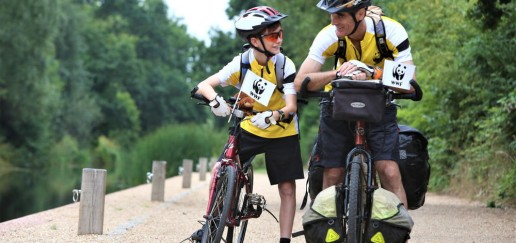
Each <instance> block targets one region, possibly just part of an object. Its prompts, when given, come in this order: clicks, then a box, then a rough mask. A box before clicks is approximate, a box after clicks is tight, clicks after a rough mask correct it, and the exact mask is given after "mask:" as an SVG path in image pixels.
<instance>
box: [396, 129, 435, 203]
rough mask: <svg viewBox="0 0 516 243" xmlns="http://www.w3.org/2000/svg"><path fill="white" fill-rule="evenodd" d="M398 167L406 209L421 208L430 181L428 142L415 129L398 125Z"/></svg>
mask: <svg viewBox="0 0 516 243" xmlns="http://www.w3.org/2000/svg"><path fill="white" fill-rule="evenodd" d="M398 127H399V131H400V132H399V137H398V139H399V148H400V158H399V160H398V161H397V162H398V165H399V167H400V172H401V178H402V181H403V187H404V188H405V193H406V194H407V202H408V209H411V210H414V209H418V208H419V207H421V206H423V204H424V203H425V194H426V192H427V190H428V181H429V180H430V169H431V167H430V163H429V159H430V156H429V155H428V149H427V146H428V140H427V139H426V137H425V136H424V135H423V134H422V133H421V132H420V131H418V130H417V129H415V128H413V127H410V126H407V125H398Z"/></svg>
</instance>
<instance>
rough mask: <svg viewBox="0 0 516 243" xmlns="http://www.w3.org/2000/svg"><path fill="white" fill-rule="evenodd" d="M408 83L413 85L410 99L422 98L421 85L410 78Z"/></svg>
mask: <svg viewBox="0 0 516 243" xmlns="http://www.w3.org/2000/svg"><path fill="white" fill-rule="evenodd" d="M410 85H412V87H414V90H415V92H414V98H413V99H412V100H413V101H420V100H422V99H423V90H422V89H421V87H420V86H419V84H418V83H417V82H416V80H414V79H411V80H410Z"/></svg>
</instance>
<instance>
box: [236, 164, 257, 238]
mask: <svg viewBox="0 0 516 243" xmlns="http://www.w3.org/2000/svg"><path fill="white" fill-rule="evenodd" d="M244 173H246V174H247V181H248V183H247V186H246V185H244V187H245V188H243V189H244V190H240V193H239V194H240V195H239V198H240V199H239V202H240V203H242V202H243V199H244V195H248V194H251V193H253V185H254V184H253V183H254V181H253V180H254V170H253V166H252V165H249V166H248V167H247V170H246V171H244ZM242 193H244V194H242ZM242 209H243V205H239V206H238V210H239V211H238V212H240V210H242ZM248 223H249V220H244V221H242V222H240V226H239V227H235V228H239V229H240V230H239V231H238V236H237V238H236V243H243V242H244V239H245V233H246V231H247V224H248Z"/></svg>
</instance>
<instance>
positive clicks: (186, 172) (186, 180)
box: [183, 159, 193, 188]
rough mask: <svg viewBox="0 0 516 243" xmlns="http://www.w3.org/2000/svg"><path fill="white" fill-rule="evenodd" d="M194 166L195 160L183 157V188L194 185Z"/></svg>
mask: <svg viewBox="0 0 516 243" xmlns="http://www.w3.org/2000/svg"><path fill="white" fill-rule="evenodd" d="M192 168H193V160H191V159H183V188H190V187H191V186H192Z"/></svg>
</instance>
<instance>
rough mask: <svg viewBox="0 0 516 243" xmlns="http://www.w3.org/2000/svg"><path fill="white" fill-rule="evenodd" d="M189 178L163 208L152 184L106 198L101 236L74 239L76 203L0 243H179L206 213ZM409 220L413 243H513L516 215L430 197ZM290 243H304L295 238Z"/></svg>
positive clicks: (2, 226)
mask: <svg viewBox="0 0 516 243" xmlns="http://www.w3.org/2000/svg"><path fill="white" fill-rule="evenodd" d="M192 178H193V181H192V185H193V186H192V188H190V189H182V188H181V185H182V177H173V178H169V179H167V181H166V185H165V202H151V201H150V197H151V185H150V184H145V185H141V186H137V187H134V188H131V189H127V190H123V191H119V192H115V193H111V194H108V195H106V199H105V210H104V228H103V234H102V235H77V232H78V218H79V203H73V204H69V205H65V206H62V207H59V208H55V209H51V210H47V211H43V212H40V213H37V214H33V215H29V216H26V217H22V218H18V219H14V220H10V221H6V222H3V223H0V242H181V241H183V240H184V239H185V238H187V237H188V236H189V235H190V234H191V233H192V232H193V231H194V230H196V229H198V228H200V224H199V223H198V222H197V221H198V220H201V219H202V215H203V213H204V210H205V207H206V201H207V199H206V197H207V193H208V192H207V190H208V189H207V188H208V182H207V181H199V180H198V178H199V176H198V174H195V173H194V175H193V176H192ZM208 178H209V177H208ZM304 190H305V182H304V181H298V183H297V198H298V208H299V204H300V203H301V199H302V197H303V195H304ZM255 192H256V193H259V194H262V195H264V196H265V198H266V200H267V205H268V207H267V208H268V209H269V210H270V211H272V212H273V213H274V215H275V216H276V217H277V216H278V208H279V196H278V193H277V188H276V187H275V186H270V185H269V182H268V179H267V176H266V175H264V174H256V175H255ZM70 194H71V193H70ZM71 197H72V195H70V199H71ZM303 212H304V210H299V209H298V210H297V215H296V219H295V222H294V231H298V230H301V229H302V226H301V216H302V214H303ZM410 214H411V215H412V217H413V219H414V221H415V226H414V229H413V231H412V233H411V237H412V239H411V240H410V242H411V243H429V242H430V243H431V242H436V243H437V242H439V243H441V242H461V243H464V242H465V243H468V242H470V243H473V242H479V243H484V242H516V210H515V209H498V208H497V209H492V208H485V207H484V206H483V205H481V204H479V203H476V202H469V201H467V200H463V199H458V198H453V197H449V196H440V195H436V194H432V193H428V194H427V200H426V203H425V205H424V206H423V207H421V208H420V209H418V210H413V211H410ZM247 235H248V237H246V238H247V239H248V240H247V241H246V242H259V243H263V242H277V241H278V239H277V238H278V236H277V235H279V225H278V223H277V222H276V221H275V220H274V218H273V217H272V216H270V215H269V214H268V213H266V212H264V213H263V214H262V216H261V217H260V218H258V219H252V220H251V221H250V222H249V227H248V233H247ZM292 242H293V243H297V242H305V241H304V239H303V238H302V237H297V238H294V239H293V240H292Z"/></svg>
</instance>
